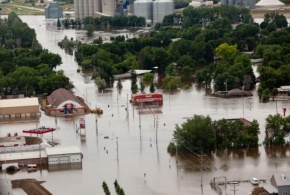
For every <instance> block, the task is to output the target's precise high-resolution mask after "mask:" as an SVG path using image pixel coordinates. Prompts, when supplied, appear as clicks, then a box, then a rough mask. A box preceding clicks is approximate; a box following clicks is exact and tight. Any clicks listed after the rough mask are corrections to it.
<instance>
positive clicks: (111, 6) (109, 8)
mask: <svg viewBox="0 0 290 195" xmlns="http://www.w3.org/2000/svg"><path fill="white" fill-rule="evenodd" d="M116 7H117V2H116V0H102V13H103V14H105V15H109V16H114V15H115V10H116Z"/></svg>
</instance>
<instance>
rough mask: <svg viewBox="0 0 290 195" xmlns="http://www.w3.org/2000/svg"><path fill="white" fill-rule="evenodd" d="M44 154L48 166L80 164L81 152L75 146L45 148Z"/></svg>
mask: <svg viewBox="0 0 290 195" xmlns="http://www.w3.org/2000/svg"><path fill="white" fill-rule="evenodd" d="M46 153H47V159H48V165H52V164H65V163H80V162H82V152H81V150H80V148H79V147H77V146H62V147H52V148H46Z"/></svg>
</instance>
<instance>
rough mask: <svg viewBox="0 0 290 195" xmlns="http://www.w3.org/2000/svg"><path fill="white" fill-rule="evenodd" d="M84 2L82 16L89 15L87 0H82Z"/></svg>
mask: <svg viewBox="0 0 290 195" xmlns="http://www.w3.org/2000/svg"><path fill="white" fill-rule="evenodd" d="M83 2H84V17H87V16H89V0H83Z"/></svg>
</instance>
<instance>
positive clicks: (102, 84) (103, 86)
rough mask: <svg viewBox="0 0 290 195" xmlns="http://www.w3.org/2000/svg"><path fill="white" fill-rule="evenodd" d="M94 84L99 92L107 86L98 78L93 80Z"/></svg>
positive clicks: (103, 80)
mask: <svg viewBox="0 0 290 195" xmlns="http://www.w3.org/2000/svg"><path fill="white" fill-rule="evenodd" d="M95 84H96V85H97V87H98V89H99V90H104V89H105V88H106V86H107V84H106V81H105V79H101V78H100V77H96V78H95Z"/></svg>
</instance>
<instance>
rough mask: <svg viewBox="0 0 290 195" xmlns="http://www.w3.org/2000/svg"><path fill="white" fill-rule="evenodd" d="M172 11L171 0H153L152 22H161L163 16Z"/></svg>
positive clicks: (172, 3) (172, 4)
mask: <svg viewBox="0 0 290 195" xmlns="http://www.w3.org/2000/svg"><path fill="white" fill-rule="evenodd" d="M173 13H174V2H173V0H156V1H154V2H153V22H154V23H156V22H162V21H163V18H164V16H167V15H170V14H173Z"/></svg>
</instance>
